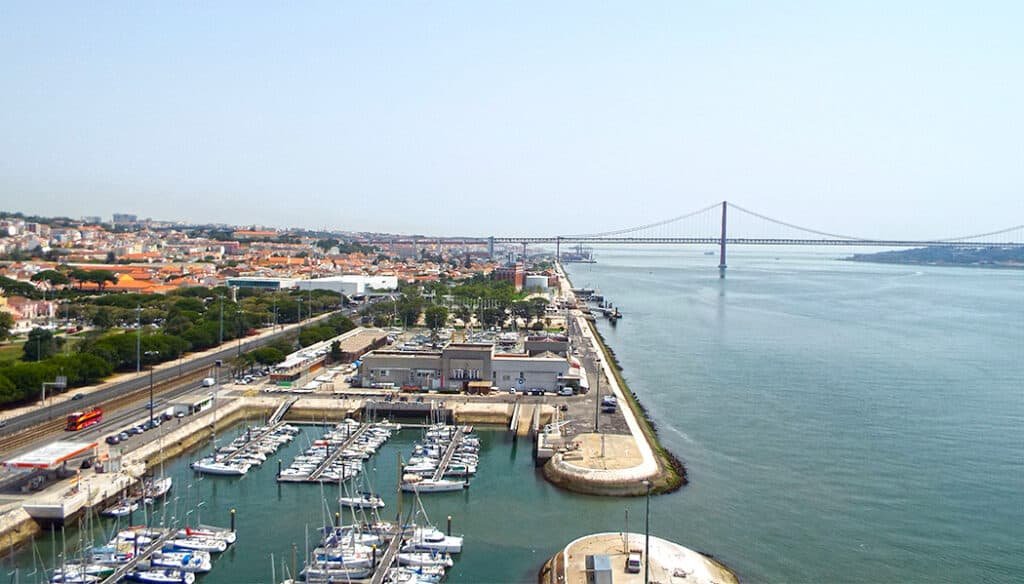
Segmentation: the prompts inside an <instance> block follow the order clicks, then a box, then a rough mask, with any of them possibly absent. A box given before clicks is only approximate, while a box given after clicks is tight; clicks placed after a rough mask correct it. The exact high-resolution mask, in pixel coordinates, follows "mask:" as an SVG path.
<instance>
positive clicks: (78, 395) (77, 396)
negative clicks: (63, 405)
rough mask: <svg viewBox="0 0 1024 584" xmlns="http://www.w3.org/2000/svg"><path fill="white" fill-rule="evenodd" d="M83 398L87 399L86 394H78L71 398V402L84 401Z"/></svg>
mask: <svg viewBox="0 0 1024 584" xmlns="http://www.w3.org/2000/svg"><path fill="white" fill-rule="evenodd" d="M83 397H85V394H84V393H76V394H75V395H73V396H71V400H72V401H74V400H76V399H82V398H83Z"/></svg>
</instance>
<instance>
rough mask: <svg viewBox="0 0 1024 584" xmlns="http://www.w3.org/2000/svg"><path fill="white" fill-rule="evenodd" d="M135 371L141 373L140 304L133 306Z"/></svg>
mask: <svg viewBox="0 0 1024 584" xmlns="http://www.w3.org/2000/svg"><path fill="white" fill-rule="evenodd" d="M135 333H136V334H135V373H136V374H139V373H142V305H138V306H136V307H135Z"/></svg>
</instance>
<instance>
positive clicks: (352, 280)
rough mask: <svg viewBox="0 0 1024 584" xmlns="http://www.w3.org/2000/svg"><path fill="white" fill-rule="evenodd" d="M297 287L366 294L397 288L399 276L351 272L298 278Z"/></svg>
mask: <svg viewBox="0 0 1024 584" xmlns="http://www.w3.org/2000/svg"><path fill="white" fill-rule="evenodd" d="M295 287H296V288H298V289H299V290H330V291H332V292H339V293H341V294H344V295H345V296H355V295H357V294H366V293H367V292H369V291H371V290H397V289H398V276H363V275H356V274H350V275H345V276H328V277H326V278H314V279H312V280H298V281H297V282H296V283H295Z"/></svg>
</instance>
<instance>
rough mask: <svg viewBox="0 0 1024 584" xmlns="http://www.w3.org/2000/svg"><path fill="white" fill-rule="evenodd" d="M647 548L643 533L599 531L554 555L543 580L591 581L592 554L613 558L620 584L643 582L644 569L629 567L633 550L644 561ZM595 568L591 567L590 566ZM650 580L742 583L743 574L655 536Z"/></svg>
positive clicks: (562, 583) (552, 583)
mask: <svg viewBox="0 0 1024 584" xmlns="http://www.w3.org/2000/svg"><path fill="white" fill-rule="evenodd" d="M644 549H645V538H644V534H643V533H629V534H623V533H621V532H619V533H596V534H592V535H587V536H584V537H581V538H579V539H577V540H575V541H573V542H571V543H569V545H567V546H565V548H564V549H563V550H562V551H560V552H558V553H557V554H555V555H554V556H552V557H551V559H550V560H548V562H547V563H546V564H544V567H543V568H542V569H541V573H540V578H539V579H538V580H539V581H540V582H541V583H542V584H590V582H592V581H594V580H596V578H595V577H594V576H596V574H594V571H593V569H592V568H591V567H588V565H587V558H588V557H591V556H605V557H607V558H608V559H609V560H610V566H609V568H610V569H609V570H608V572H607V573H608V576H609V578H610V580H607V581H610V582H615V583H616V584H642V583H643V582H644V569H643V564H642V563H641V566H640V570H639V571H638V572H627V571H626V559H627V557H628V555H629V553H630V552H634V553H639V554H640V556H641V562H642V561H643V560H642V558H643V555H644V554H643V552H644ZM588 568H591V569H588ZM648 569H649V581H650V582H658V583H659V584H739V578H737V577H736V575H735V574H734V573H733V572H732V571H731V570H730V569H729V568H728V567H726V566H725V565H723V564H721V563H720V562H718V561H716V560H715V559H714V558H711V557H708V556H705V555H704V554H701V553H700V552H696V551H694V550H691V549H689V548H686V547H683V546H681V545H679V544H677V543H674V542H671V541H668V540H666V539H662V538H660V537H655V536H653V535H652V536H651V538H650V566H649V568H648Z"/></svg>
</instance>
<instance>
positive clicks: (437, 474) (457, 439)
mask: <svg viewBox="0 0 1024 584" xmlns="http://www.w3.org/2000/svg"><path fill="white" fill-rule="evenodd" d="M460 444H462V426H458V427H456V429H455V433H454V434H452V440H451V442H449V443H448V448H447V449H446V450H445V451H444V455H443V456H442V457H441V462H440V463H438V465H437V469H436V470H434V476H433V479H434V480H435V481H439V480H441V478H442V477H443V476H444V473H445V471H447V470H448V465H449V464H451V462H452V456H454V455H455V451H456V450H458V449H459V445H460Z"/></svg>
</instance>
